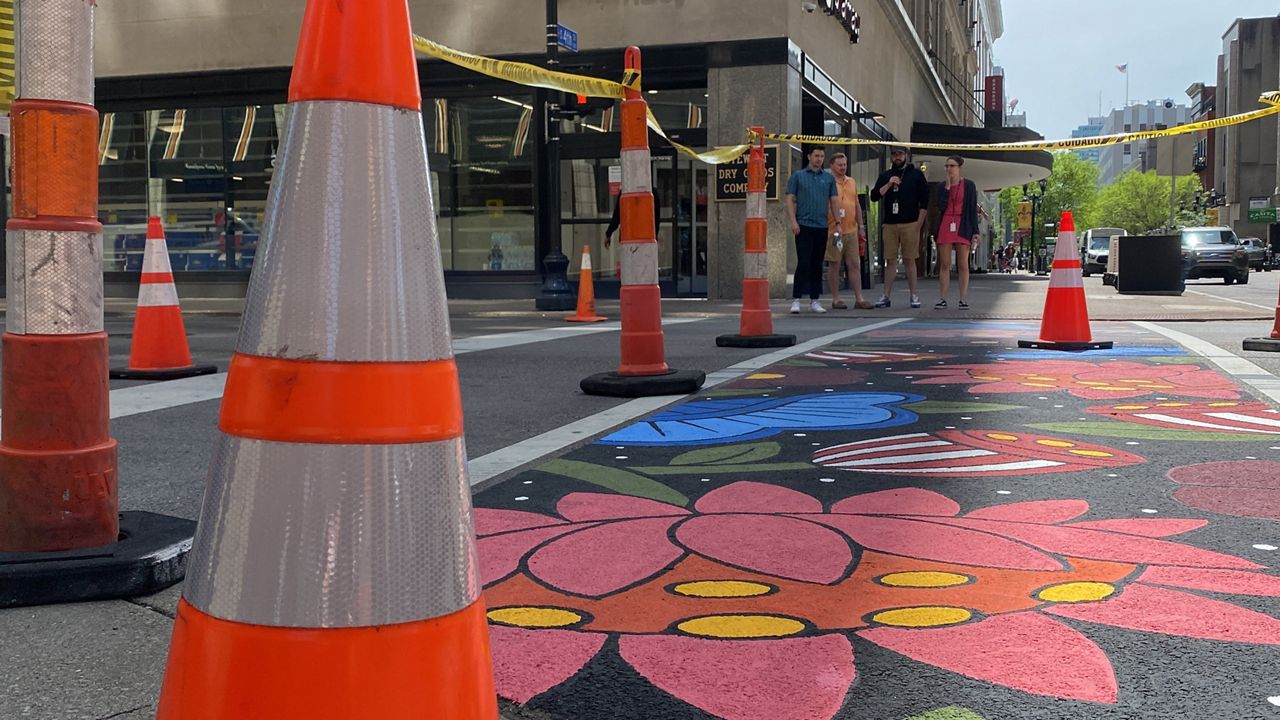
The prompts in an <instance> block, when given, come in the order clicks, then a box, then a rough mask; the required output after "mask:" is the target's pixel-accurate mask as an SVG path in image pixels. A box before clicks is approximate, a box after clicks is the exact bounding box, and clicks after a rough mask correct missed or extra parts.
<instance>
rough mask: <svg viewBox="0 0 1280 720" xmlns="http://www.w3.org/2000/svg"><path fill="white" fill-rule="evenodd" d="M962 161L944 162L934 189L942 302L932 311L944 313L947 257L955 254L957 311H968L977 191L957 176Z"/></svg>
mask: <svg viewBox="0 0 1280 720" xmlns="http://www.w3.org/2000/svg"><path fill="white" fill-rule="evenodd" d="M962 165H964V158H962V157H959V156H957V155H952V156H951V157H949V158H947V163H946V169H947V180H946V182H944V183H943V184H942V186H941V187H939V188H938V204H939V205H941V206H942V207H945V208H946V210H944V211H943V213H942V222H941V223H940V224H939V226H938V233H937V235H938V287H939V290H940V294H941V297H942V299H941V300H939V301H938V304H937V305H934V306H933V307H934V308H936V309H938V310H945V309H946V307H947V288H948V286H949V285H950V284H951V253H952V251H953V250H954V251H955V258H956V272H957V274H958V275H959V276H960V301H959V303H957V306H958V307H959V308H960V309H961V310H965V309H967V308H968V307H969V303H968V301H967V300H966V299H965V298H966V297H967V296H968V294H969V251H970V249H971V248H972V247H973V246H974V245H976V244H978V233H979V226H978V188H977V186H976V185H974V184H973V181H972V180H966V179H965V178H964V177H963V176H962V175H961V174H960V167H961V166H962Z"/></svg>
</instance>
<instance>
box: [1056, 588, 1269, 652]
mask: <svg viewBox="0 0 1280 720" xmlns="http://www.w3.org/2000/svg"><path fill="white" fill-rule="evenodd" d="M1043 612H1047V613H1052V614H1054V615H1059V616H1061V617H1067V618H1074V619H1076V620H1084V621H1086V622H1094V623H1101V624H1103V625H1114V626H1115V627H1122V628H1128V629H1130V630H1143V631H1146V632H1157V633H1164V634H1166V635H1176V636H1179V637H1193V638H1200V639H1202V640H1227V641H1231V642H1244V643H1251V644H1254V645H1280V620H1277V619H1276V618H1273V617H1271V616H1269V615H1263V614H1262V613H1260V612H1255V611H1253V610H1246V609H1245V608H1242V607H1239V606H1237V605H1232V604H1231V603H1228V602H1223V601H1221V600H1212V599H1209V598H1205V597H1200V596H1199V595H1192V594H1191V593H1185V592H1182V591H1180V590H1167V589H1165V588H1158V587H1148V586H1146V585H1141V584H1138V583H1134V584H1131V585H1128V586H1126V587H1125V589H1124V591H1123V592H1121V593H1120V594H1119V595H1116V596H1115V597H1113V598H1111V599H1108V600H1103V601H1102V602H1095V603H1080V604H1078V605H1055V606H1053V607H1050V608H1045V609H1044V610H1043Z"/></svg>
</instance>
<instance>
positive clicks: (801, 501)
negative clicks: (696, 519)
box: [694, 480, 822, 514]
mask: <svg viewBox="0 0 1280 720" xmlns="http://www.w3.org/2000/svg"><path fill="white" fill-rule="evenodd" d="M694 508H696V509H697V510H698V512H704V513H769V514H774V513H812V512H822V502H821V501H819V500H818V499H817V498H815V497H813V496H811V495H806V494H804V493H802V492H799V491H797V490H792V489H790V488H784V487H779V486H777V485H767V484H765V483H758V482H750V481H746V480H743V481H741V482H736V483H731V484H729V485H725V486H724V487H720V488H716V489H715V490H712V491H711V492H709V493H707V494H706V495H703V496H702V498H701V499H699V500H698V502H697V503H696V504H694Z"/></svg>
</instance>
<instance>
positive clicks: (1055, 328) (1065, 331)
mask: <svg viewBox="0 0 1280 720" xmlns="http://www.w3.org/2000/svg"><path fill="white" fill-rule="evenodd" d="M1018 347H1023V348H1034V349H1039V350H1066V351H1071V352H1078V351H1081V350H1109V349H1110V348H1111V347H1112V343H1111V341H1109V340H1104V341H1098V342H1094V340H1093V334H1092V333H1091V332H1090V330H1089V308H1088V306H1087V305H1086V303H1085V298H1084V276H1083V273H1082V271H1081V268H1080V256H1079V255H1078V254H1076V225H1075V220H1074V218H1073V217H1072V215H1071V211H1070V210H1067V211H1066V212H1064V213H1062V219H1061V221H1060V222H1059V223H1058V244H1057V246H1056V248H1055V250H1054V254H1053V271H1052V272H1051V273H1050V274H1049V293H1048V295H1047V296H1046V297H1045V301H1044V317H1043V318H1042V319H1041V322H1040V338H1039V339H1038V340H1019V341H1018Z"/></svg>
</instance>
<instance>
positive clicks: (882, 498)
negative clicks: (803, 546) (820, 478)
mask: <svg viewBox="0 0 1280 720" xmlns="http://www.w3.org/2000/svg"><path fill="white" fill-rule="evenodd" d="M831 512H833V513H846V514H850V515H944V516H946V517H951V516H953V515H959V514H960V504H959V503H957V502H956V501H955V500H952V499H951V498H949V497H947V496H946V495H941V494H939V493H936V492H933V491H932V490H921V489H920V488H898V489H896V490H881V491H879V492H873V493H866V494H864V495H854V496H853V497H850V498H845V499H844V500H841V501H839V502H837V503H836V504H835V505H832V506H831Z"/></svg>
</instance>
